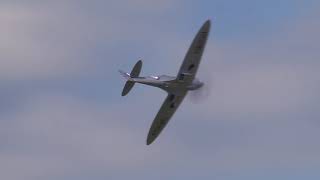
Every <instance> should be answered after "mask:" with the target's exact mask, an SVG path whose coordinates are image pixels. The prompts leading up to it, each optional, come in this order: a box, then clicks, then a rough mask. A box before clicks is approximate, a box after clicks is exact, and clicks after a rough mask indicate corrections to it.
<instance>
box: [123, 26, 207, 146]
mask: <svg viewBox="0 0 320 180" xmlns="http://www.w3.org/2000/svg"><path fill="white" fill-rule="evenodd" d="M210 26H211V23H210V20H207V21H206V22H205V23H204V24H203V25H202V27H201V28H200V30H199V32H198V33H197V35H196V36H195V38H194V40H193V41H192V43H191V46H190V48H189V50H188V52H187V54H186V56H185V58H184V60H183V63H182V65H181V67H180V70H179V72H178V74H177V76H176V77H173V76H167V75H161V76H148V77H139V75H140V72H141V68H142V61H141V60H139V61H138V62H137V63H136V64H135V66H134V67H133V69H132V71H131V73H130V74H129V73H126V72H124V71H121V70H120V71H119V72H120V74H121V75H122V76H123V77H124V78H125V79H126V80H127V82H126V84H125V86H124V88H123V91H122V96H125V95H127V94H128V93H129V92H130V90H131V89H132V87H133V86H134V84H135V83H140V84H145V85H149V86H154V87H158V88H160V89H163V90H165V91H166V92H167V93H168V95H167V98H166V99H165V101H164V102H163V104H162V106H161V108H160V110H159V112H158V114H157V115H156V117H155V119H154V121H153V122H152V125H151V127H150V130H149V133H148V137H147V145H150V144H151V143H152V142H153V141H154V140H155V139H156V138H157V137H158V136H159V134H160V133H161V131H162V130H163V129H164V127H165V126H166V125H167V123H168V122H169V120H170V119H171V117H172V116H173V114H174V113H175V111H176V110H177V108H178V107H179V105H180V104H181V102H182V101H183V99H184V97H185V96H186V95H187V93H188V91H194V90H197V89H199V88H201V87H202V86H204V83H203V82H201V81H200V80H198V79H197V78H195V76H196V74H197V70H198V68H199V65H200V61H201V57H202V54H203V52H204V49H205V45H206V42H207V39H208V37H209V31H210Z"/></svg>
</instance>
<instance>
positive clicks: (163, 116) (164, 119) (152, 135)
mask: <svg viewBox="0 0 320 180" xmlns="http://www.w3.org/2000/svg"><path fill="white" fill-rule="evenodd" d="M186 93H187V92H185V93H183V94H182V95H179V96H176V95H174V94H168V96H167V98H166V99H165V101H164V102H163V104H162V106H161V108H160V110H159V112H158V114H157V115H156V117H155V119H154V121H153V122H152V125H151V127H150V130H149V133H148V138H147V145H149V144H151V143H152V142H153V141H154V140H155V139H156V138H157V137H158V136H159V134H160V133H161V131H162V130H163V129H164V127H165V126H166V125H167V123H168V122H169V120H170V118H171V117H172V115H173V114H174V113H175V111H176V110H177V108H178V107H179V105H180V104H181V102H182V101H183V99H184V97H185V95H186Z"/></svg>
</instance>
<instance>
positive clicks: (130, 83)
mask: <svg viewBox="0 0 320 180" xmlns="http://www.w3.org/2000/svg"><path fill="white" fill-rule="evenodd" d="M141 68H142V61H141V60H139V61H138V62H137V63H136V65H134V67H133V69H132V71H131V73H130V74H129V73H126V72H124V71H121V70H119V72H120V74H121V75H122V76H123V77H124V78H125V79H126V80H127V82H126V84H125V85H124V88H123V90H122V94H121V95H122V96H125V95H127V94H128V93H129V92H130V90H131V89H132V87H133V86H134V84H135V81H134V80H133V79H132V78H136V77H139V74H140V72H141Z"/></svg>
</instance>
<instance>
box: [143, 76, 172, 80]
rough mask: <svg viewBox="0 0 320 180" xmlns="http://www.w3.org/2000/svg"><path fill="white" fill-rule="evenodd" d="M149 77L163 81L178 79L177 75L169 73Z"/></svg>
mask: <svg viewBox="0 0 320 180" xmlns="http://www.w3.org/2000/svg"><path fill="white" fill-rule="evenodd" d="M148 78H151V79H155V80H161V81H171V80H175V79H176V77H173V76H167V75H160V76H148Z"/></svg>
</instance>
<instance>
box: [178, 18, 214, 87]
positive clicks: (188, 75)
mask: <svg viewBox="0 0 320 180" xmlns="http://www.w3.org/2000/svg"><path fill="white" fill-rule="evenodd" d="M210 24H211V23H210V20H208V21H206V22H205V23H204V24H203V26H202V27H201V28H200V30H199V32H198V33H197V35H196V37H195V38H194V40H193V41H192V43H191V46H190V48H189V50H188V52H187V54H186V56H185V58H184V60H183V63H182V65H181V67H180V70H179V73H178V80H184V81H186V82H192V80H193V79H194V77H195V75H196V73H197V70H198V67H199V64H200V61H201V57H202V54H203V51H204V48H205V45H206V42H207V39H208V36H209V31H210Z"/></svg>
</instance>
